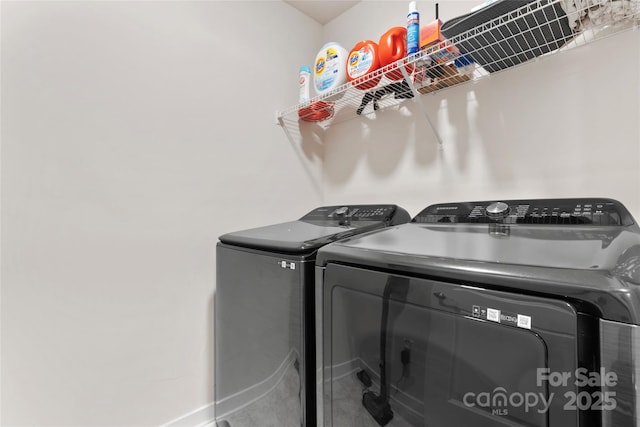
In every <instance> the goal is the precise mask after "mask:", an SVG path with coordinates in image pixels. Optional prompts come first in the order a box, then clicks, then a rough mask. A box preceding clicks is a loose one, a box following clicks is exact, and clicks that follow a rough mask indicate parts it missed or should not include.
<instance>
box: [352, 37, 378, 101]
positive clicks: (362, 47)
mask: <svg viewBox="0 0 640 427" xmlns="http://www.w3.org/2000/svg"><path fill="white" fill-rule="evenodd" d="M378 68H380V57H379V54H378V43H376V42H374V41H373V40H362V41H359V42H358V43H356V45H355V46H354V47H353V48H352V49H351V52H349V59H348V61H347V80H349V81H350V82H352V83H353V85H354V86H355V87H357V88H358V89H361V90H366V89H371V88H373V87H375V86H376V85H377V84H378V82H379V81H380V79H381V78H382V76H381V75H379V76H375V77H369V76H367V74H369V73H371V72H373V71H375V70H377V69H378Z"/></svg>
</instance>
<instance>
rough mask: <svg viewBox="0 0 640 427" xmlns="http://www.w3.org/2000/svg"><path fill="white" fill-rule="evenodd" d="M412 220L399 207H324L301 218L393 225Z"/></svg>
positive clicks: (306, 219) (305, 219)
mask: <svg viewBox="0 0 640 427" xmlns="http://www.w3.org/2000/svg"><path fill="white" fill-rule="evenodd" d="M410 219H411V218H410V217H409V214H408V213H407V211H405V210H404V209H402V208H401V207H399V206H397V205H351V206H349V205H343V206H323V207H320V208H317V209H314V210H313V211H311V212H309V213H308V214H306V215H305V216H303V217H302V218H300V220H302V221H336V220H337V221H341V220H349V221H380V222H388V223H391V224H395V223H398V224H400V223H404V222H408V221H409V220H410Z"/></svg>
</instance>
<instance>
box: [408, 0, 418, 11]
mask: <svg viewBox="0 0 640 427" xmlns="http://www.w3.org/2000/svg"><path fill="white" fill-rule="evenodd" d="M417 11H418V6H416V2H415V1H412V2H409V13H413V12H417Z"/></svg>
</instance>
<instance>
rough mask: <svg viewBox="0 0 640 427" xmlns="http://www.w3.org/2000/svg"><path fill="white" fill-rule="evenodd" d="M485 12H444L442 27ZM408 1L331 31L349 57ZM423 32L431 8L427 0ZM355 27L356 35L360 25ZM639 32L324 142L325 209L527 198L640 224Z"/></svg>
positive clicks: (366, 10)
mask: <svg viewBox="0 0 640 427" xmlns="http://www.w3.org/2000/svg"><path fill="white" fill-rule="evenodd" d="M478 3H479V2H478V1H458V0H456V1H452V0H449V1H440V2H439V4H440V18H441V20H443V21H445V22H446V20H447V19H449V18H451V17H454V16H458V15H461V14H463V13H465V12H467V11H468V10H469V9H470V8H471V7H472V5H475V4H478ZM406 9H407V4H405V2H394V1H364V2H362V3H360V4H358V5H356V6H355V7H353V8H351V9H349V10H348V11H347V12H345V13H344V14H343V15H341V16H340V17H339V18H338V19H335V20H334V21H332V22H330V23H329V24H327V25H326V26H325V28H324V37H325V38H328V39H332V40H334V41H337V42H339V43H341V44H343V45H344V46H345V47H347V49H350V48H351V46H353V45H354V44H355V43H356V42H357V41H358V40H361V39H372V40H375V41H377V40H378V39H379V37H380V35H381V34H382V33H383V32H384V31H386V29H388V28H389V27H392V26H395V25H403V23H404V19H405V16H406V13H407V10H406ZM418 9H419V10H420V12H421V19H422V23H423V24H424V23H425V22H429V21H431V20H433V19H434V18H435V13H434V2H427V1H419V2H418ZM356 22H357V23H358V25H355V24H354V23H356ZM639 88H640V33H639V32H638V31H631V32H626V33H624V34H621V35H618V36H616V37H613V38H610V39H607V40H603V41H598V42H595V43H593V44H590V45H587V46H584V47H581V48H578V49H574V50H570V51H566V52H564V53H562V54H558V55H555V56H551V57H546V58H540V60H538V61H534V62H533V63H529V64H526V65H524V66H522V67H518V68H517V69H510V70H507V71H505V72H502V73H498V74H495V75H492V76H491V77H489V78H487V79H484V80H481V81H479V82H476V83H471V84H465V85H461V86H459V87H456V88H450V89H447V90H444V91H440V92H439V93H436V94H432V95H424V96H422V100H423V102H424V103H425V105H426V109H427V111H428V113H429V115H430V117H431V119H432V121H433V122H434V123H435V125H436V128H437V131H438V133H439V134H440V136H441V138H442V140H443V144H442V146H441V147H439V146H438V143H437V142H436V138H435V136H434V133H433V131H432V130H431V128H429V126H428V125H427V122H426V120H425V119H424V116H423V114H422V111H421V110H420V108H418V105H417V104H416V103H414V102H406V103H405V104H403V107H402V108H399V109H394V110H388V111H383V112H380V113H378V114H377V115H376V117H375V118H374V119H371V118H366V117H362V118H357V119H354V120H351V121H348V122H343V123H340V124H337V125H336V126H333V127H331V128H330V129H329V130H327V131H326V132H325V140H324V147H325V153H324V163H323V191H324V198H325V202H326V203H346V202H350V203H354V202H359V201H369V202H370V201H380V202H383V201H384V202H393V203H398V204H400V205H402V206H404V207H406V208H407V209H408V210H409V212H410V213H411V214H412V215H415V214H417V213H418V212H419V211H420V210H421V209H422V208H424V207H426V206H428V205H429V204H432V203H436V202H446V201H470V200H484V199H507V198H529V197H571V196H576V197H580V196H601V197H613V198H616V199H619V200H620V201H621V202H623V203H624V204H625V205H627V207H628V208H629V209H630V210H631V211H632V213H633V214H634V216H635V217H636V218H640V125H639V121H638V117H640V90H639Z"/></svg>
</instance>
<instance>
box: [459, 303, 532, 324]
mask: <svg viewBox="0 0 640 427" xmlns="http://www.w3.org/2000/svg"><path fill="white" fill-rule="evenodd" d="M471 314H472V315H473V317H475V318H478V319H482V320H488V321H489V322H495V323H501V324H503V325H509V326H515V327H518V328H523V329H531V317H530V316H525V315H523V314H518V313H512V312H508V311H503V310H500V309H497V308H492V307H482V306H479V305H474V306H473V308H472V310H471Z"/></svg>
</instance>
